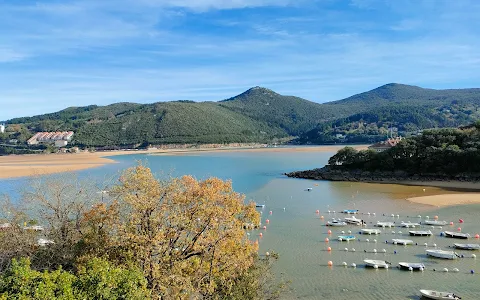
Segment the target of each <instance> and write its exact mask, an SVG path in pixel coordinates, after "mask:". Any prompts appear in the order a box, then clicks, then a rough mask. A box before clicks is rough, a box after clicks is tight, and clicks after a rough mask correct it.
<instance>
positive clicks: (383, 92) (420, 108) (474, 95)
mask: <svg viewBox="0 0 480 300" xmlns="http://www.w3.org/2000/svg"><path fill="white" fill-rule="evenodd" d="M327 105H331V106H334V107H335V106H337V107H339V108H342V109H345V108H348V109H349V110H353V111H357V113H354V114H352V115H351V116H348V117H346V118H340V119H337V120H334V121H322V122H320V123H319V124H318V125H317V126H316V128H314V129H312V130H310V131H307V132H305V133H304V134H302V135H301V136H300V138H299V139H297V141H296V142H297V143H301V144H305V143H307V144H325V143H363V142H375V141H378V140H382V139H385V137H386V136H387V135H388V134H396V135H397V134H399V135H403V136H405V135H411V134H416V133H418V132H420V131H421V130H423V129H427V128H441V127H457V126H461V125H466V124H469V123H472V122H474V121H476V120H478V119H480V111H479V108H480V89H456V90H454V89H451V90H434V89H424V88H420V87H416V86H409V85H403V84H396V83H391V84H387V85H384V86H381V87H379V88H376V89H373V90H371V91H368V92H365V93H361V94H358V95H354V96H351V97H349V98H346V99H343V100H339V101H334V102H330V103H328V104H327Z"/></svg>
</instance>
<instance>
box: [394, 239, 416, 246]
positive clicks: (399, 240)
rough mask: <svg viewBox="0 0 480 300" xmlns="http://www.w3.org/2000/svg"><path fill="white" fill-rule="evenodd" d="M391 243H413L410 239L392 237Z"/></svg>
mask: <svg viewBox="0 0 480 300" xmlns="http://www.w3.org/2000/svg"><path fill="white" fill-rule="evenodd" d="M392 243H393V244H395V245H397V244H399V245H413V241H412V240H402V239H392Z"/></svg>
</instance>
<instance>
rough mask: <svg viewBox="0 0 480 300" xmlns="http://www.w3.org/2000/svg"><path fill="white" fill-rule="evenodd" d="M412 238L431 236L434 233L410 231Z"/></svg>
mask: <svg viewBox="0 0 480 300" xmlns="http://www.w3.org/2000/svg"><path fill="white" fill-rule="evenodd" d="M408 233H409V234H410V235H411V236H431V235H432V234H433V233H432V232H431V231H409V232H408Z"/></svg>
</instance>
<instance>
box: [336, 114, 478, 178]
mask: <svg viewBox="0 0 480 300" xmlns="http://www.w3.org/2000/svg"><path fill="white" fill-rule="evenodd" d="M328 164H329V166H330V167H333V168H334V169H344V170H365V171H393V172H395V171H403V172H407V173H408V174H418V175H429V174H440V175H447V176H455V175H458V174H468V173H480V122H477V123H475V124H474V125H472V126H468V127H467V128H463V129H455V128H452V129H435V130H425V131H424V132H423V134H422V135H420V136H415V137H411V138H406V139H403V140H402V141H401V142H399V143H398V144H397V145H396V146H395V147H392V148H390V149H388V150H386V151H383V152H380V153H378V152H376V151H374V150H362V151H357V150H355V149H353V148H351V147H346V148H344V149H342V150H340V151H338V153H337V154H335V155H334V156H332V157H331V158H330V159H329V161H328Z"/></svg>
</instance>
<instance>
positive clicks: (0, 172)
mask: <svg viewBox="0 0 480 300" xmlns="http://www.w3.org/2000/svg"><path fill="white" fill-rule="evenodd" d="M343 147H345V145H338V146H336V145H334V146H332V145H326V146H288V147H283V146H281V147H245V146H244V147H217V148H207V147H205V148H202V147H199V148H187V149H179V148H173V149H153V150H113V151H99V152H80V153H55V154H24V155H6V156H0V179H10V178H20V177H28V176H37V175H49V174H56V173H62V172H72V171H81V170H85V169H91V168H97V167H101V166H104V165H107V164H114V163H116V161H115V160H113V159H110V158H108V157H112V156H118V155H131V154H148V155H187V154H195V153H216V152H292V153H294V152H336V151H338V150H339V149H341V148H343ZM353 147H354V148H356V149H365V148H366V147H367V146H366V145H355V146H353Z"/></svg>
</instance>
